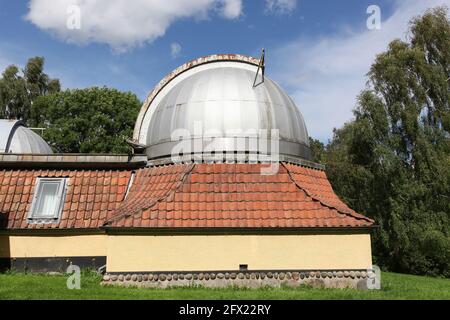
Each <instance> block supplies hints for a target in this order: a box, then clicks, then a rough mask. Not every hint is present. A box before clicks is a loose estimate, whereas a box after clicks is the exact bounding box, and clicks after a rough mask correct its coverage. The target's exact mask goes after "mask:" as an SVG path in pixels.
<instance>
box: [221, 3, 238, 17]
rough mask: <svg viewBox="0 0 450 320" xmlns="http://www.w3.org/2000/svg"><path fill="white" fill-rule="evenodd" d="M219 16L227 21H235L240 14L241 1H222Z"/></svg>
mask: <svg viewBox="0 0 450 320" xmlns="http://www.w3.org/2000/svg"><path fill="white" fill-rule="evenodd" d="M221 2H222V4H221V9H220V11H221V14H222V16H224V17H225V18H227V19H236V18H239V16H240V15H241V14H242V0H222V1H221Z"/></svg>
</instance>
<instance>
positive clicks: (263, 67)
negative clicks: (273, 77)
mask: <svg viewBox="0 0 450 320" xmlns="http://www.w3.org/2000/svg"><path fill="white" fill-rule="evenodd" d="M265 59H266V50H265V49H264V48H262V52H261V58H260V59H259V65H258V70H256V75H255V81H253V88H255V87H257V86H259V85H260V84H261V83H264V73H265V71H266V60H265ZM259 70H261V75H262V80H261V82H259V83H256V80H257V79H258V74H259Z"/></svg>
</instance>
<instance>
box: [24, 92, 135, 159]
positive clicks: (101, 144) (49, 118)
mask: <svg viewBox="0 0 450 320" xmlns="http://www.w3.org/2000/svg"><path fill="white" fill-rule="evenodd" d="M140 106H141V103H140V101H139V99H138V98H137V97H136V95H134V94H132V93H123V92H119V91H118V90H115V89H109V88H106V87H103V88H88V89H82V90H81V89H79V90H66V91H63V92H59V93H55V94H50V95H45V96H39V97H38V98H37V99H36V101H35V103H34V104H33V106H32V108H31V119H30V120H31V123H32V125H33V126H38V127H43V128H46V130H45V131H44V134H43V137H44V139H45V140H46V141H47V142H49V143H50V145H51V146H52V147H54V148H55V149H56V150H57V151H59V152H64V153H128V152H130V151H131V149H130V147H129V146H128V145H127V144H126V142H125V140H126V138H130V137H131V136H132V134H133V126H134V123H135V121H136V117H137V114H138V112H139V109H140Z"/></svg>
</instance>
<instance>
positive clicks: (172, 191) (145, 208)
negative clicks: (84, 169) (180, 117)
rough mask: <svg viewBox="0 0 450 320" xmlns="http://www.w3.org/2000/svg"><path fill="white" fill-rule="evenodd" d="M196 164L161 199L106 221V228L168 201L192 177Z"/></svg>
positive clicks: (190, 166) (191, 165) (184, 172)
mask: <svg viewBox="0 0 450 320" xmlns="http://www.w3.org/2000/svg"><path fill="white" fill-rule="evenodd" d="M195 166H196V164H195V163H192V164H190V165H189V167H187V170H185V171H183V173H182V176H181V179H180V180H179V181H178V182H177V183H178V185H177V186H176V187H175V188H173V189H171V190H168V191H167V192H166V193H165V194H163V195H161V196H160V197H158V198H156V199H154V200H153V201H151V202H150V203H149V205H145V206H140V207H139V208H137V209H135V210H134V211H132V212H126V213H122V214H119V215H117V216H114V217H112V218H111V219H109V220H108V221H105V223H104V226H107V225H108V224H110V223H111V222H114V221H117V220H119V219H121V218H123V217H125V218H126V217H131V216H133V215H135V214H137V213H138V212H141V211H143V210H148V209H151V208H152V207H154V206H155V205H156V204H157V203H158V202H161V201H163V200H165V199H167V198H168V197H170V195H172V194H173V193H175V192H176V191H178V190H179V189H180V188H181V186H182V185H183V184H184V183H185V182H186V179H187V177H188V176H189V175H190V173H192V171H193V169H194V168H195ZM120 209H121V208H118V209H116V211H118V210H120Z"/></svg>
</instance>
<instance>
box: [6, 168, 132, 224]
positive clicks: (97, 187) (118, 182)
mask: <svg viewBox="0 0 450 320" xmlns="http://www.w3.org/2000/svg"><path fill="white" fill-rule="evenodd" d="M130 175H131V172H129V171H97V170H80V171H61V170H0V227H1V228H8V229H55V228H60V229H64V228H69V229H84V228H98V227H100V226H102V225H103V224H104V223H105V221H107V220H108V219H109V218H111V217H112V216H113V214H114V212H115V210H116V208H117V207H118V206H119V205H120V204H121V203H122V202H123V200H124V197H125V193H126V189H127V185H128V182H129V180H130ZM38 177H67V178H69V179H68V188H67V194H66V197H65V203H64V207H63V211H62V214H61V219H60V220H59V222H58V223H52V224H33V223H28V221H27V218H28V213H29V210H30V208H31V203H32V201H33V194H34V189H35V186H36V180H37V178H38Z"/></svg>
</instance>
